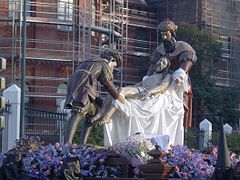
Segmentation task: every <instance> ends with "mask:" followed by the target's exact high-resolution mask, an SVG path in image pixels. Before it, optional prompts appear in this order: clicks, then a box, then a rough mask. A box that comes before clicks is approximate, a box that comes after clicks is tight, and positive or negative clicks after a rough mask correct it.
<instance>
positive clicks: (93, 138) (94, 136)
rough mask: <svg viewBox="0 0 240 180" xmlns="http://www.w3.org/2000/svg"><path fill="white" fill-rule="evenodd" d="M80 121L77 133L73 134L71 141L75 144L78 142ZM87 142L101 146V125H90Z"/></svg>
mask: <svg viewBox="0 0 240 180" xmlns="http://www.w3.org/2000/svg"><path fill="white" fill-rule="evenodd" d="M82 123H83V121H82V122H81V123H80V124H79V127H78V130H77V133H76V134H75V136H74V139H73V142H74V143H77V144H79V142H80V134H81V127H82ZM87 143H88V144H92V145H96V146H103V127H92V130H91V132H90V135H89V137H88V141H87Z"/></svg>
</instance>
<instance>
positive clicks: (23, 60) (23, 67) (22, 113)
mask: <svg viewBox="0 0 240 180" xmlns="http://www.w3.org/2000/svg"><path fill="white" fill-rule="evenodd" d="M26 6H27V4H26V0H23V3H22V34H21V38H22V39H21V55H22V56H21V103H20V104H21V106H20V136H19V137H22V136H23V135H24V127H25V74H26V35H27V27H26Z"/></svg>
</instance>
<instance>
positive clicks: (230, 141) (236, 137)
mask: <svg viewBox="0 0 240 180" xmlns="http://www.w3.org/2000/svg"><path fill="white" fill-rule="evenodd" d="M218 139H219V132H214V133H213V134H212V143H213V144H214V145H217V144H218ZM226 139H227V145H228V149H229V150H230V151H233V152H235V153H239V152H240V143H239V142H240V134H237V133H232V134H226Z"/></svg>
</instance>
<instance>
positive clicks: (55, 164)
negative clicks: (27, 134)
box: [24, 143, 120, 179]
mask: <svg viewBox="0 0 240 180" xmlns="http://www.w3.org/2000/svg"><path fill="white" fill-rule="evenodd" d="M67 157H77V158H78V159H79V163H80V174H79V177H85V176H94V177H107V176H108V177H116V176H118V175H119V174H120V168H119V167H110V166H108V165H106V164H105V162H106V159H107V156H106V153H105V150H102V152H96V150H94V149H93V148H91V147H84V146H77V145H76V144H73V145H67V144H66V145H61V144H59V143H56V144H55V145H49V146H46V147H42V148H41V149H40V150H39V151H37V152H34V151H31V150H30V151H29V152H28V153H27V154H26V157H25V158H24V167H25V170H26V172H27V174H28V175H30V176H32V177H35V178H37V179H51V178H54V177H56V176H58V175H59V174H60V173H61V168H62V165H63V163H64V159H65V158H67Z"/></svg>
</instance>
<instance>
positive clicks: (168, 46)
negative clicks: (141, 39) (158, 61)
mask: <svg viewBox="0 0 240 180" xmlns="http://www.w3.org/2000/svg"><path fill="white" fill-rule="evenodd" d="M163 44H164V49H165V52H166V53H171V52H173V51H174V50H175V40H174V39H171V40H166V39H165V40H164V41H163Z"/></svg>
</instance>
